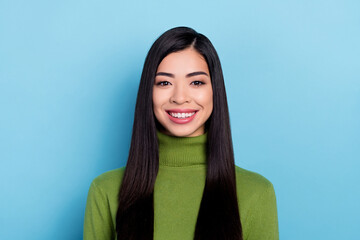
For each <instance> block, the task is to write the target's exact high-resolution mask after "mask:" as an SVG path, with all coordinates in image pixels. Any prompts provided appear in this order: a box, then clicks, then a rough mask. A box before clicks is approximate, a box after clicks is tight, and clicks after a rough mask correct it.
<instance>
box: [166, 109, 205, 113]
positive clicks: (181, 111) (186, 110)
mask: <svg viewBox="0 0 360 240" xmlns="http://www.w3.org/2000/svg"><path fill="white" fill-rule="evenodd" d="M165 111H166V112H168V113H170V112H173V113H192V112H197V111H198V110H196V109H168V110H165Z"/></svg>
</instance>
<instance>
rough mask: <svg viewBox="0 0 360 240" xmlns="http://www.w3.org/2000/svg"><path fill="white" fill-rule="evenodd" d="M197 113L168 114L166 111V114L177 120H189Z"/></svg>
mask: <svg viewBox="0 0 360 240" xmlns="http://www.w3.org/2000/svg"><path fill="white" fill-rule="evenodd" d="M196 112H197V111H194V112H188V113H180V112H170V111H167V113H168V114H169V115H170V116H172V117H174V118H178V119H185V118H189V117H192V116H193V115H194V114H195V113H196Z"/></svg>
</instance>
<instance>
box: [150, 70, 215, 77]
mask: <svg viewBox="0 0 360 240" xmlns="http://www.w3.org/2000/svg"><path fill="white" fill-rule="evenodd" d="M198 75H205V76H209V75H208V74H207V73H206V72H202V71H198V72H192V73H188V74H186V76H185V77H187V78H189V77H194V76H198ZM156 76H166V77H171V78H175V75H174V74H172V73H167V72H158V73H156Z"/></svg>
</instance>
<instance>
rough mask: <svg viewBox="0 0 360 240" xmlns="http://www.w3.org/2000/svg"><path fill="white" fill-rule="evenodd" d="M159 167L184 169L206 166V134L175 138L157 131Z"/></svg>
mask: <svg viewBox="0 0 360 240" xmlns="http://www.w3.org/2000/svg"><path fill="white" fill-rule="evenodd" d="M157 136H158V141H159V165H160V166H171V167H184V166H192V165H205V164H206V141H207V133H205V134H203V135H200V136H196V137H175V136H169V135H166V134H164V133H162V132H160V131H157Z"/></svg>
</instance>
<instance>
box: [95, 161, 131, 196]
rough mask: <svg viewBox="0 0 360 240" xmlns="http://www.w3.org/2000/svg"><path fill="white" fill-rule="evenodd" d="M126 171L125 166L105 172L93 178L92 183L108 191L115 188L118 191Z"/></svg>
mask: <svg viewBox="0 0 360 240" xmlns="http://www.w3.org/2000/svg"><path fill="white" fill-rule="evenodd" d="M124 172H125V167H121V168H116V169H113V170H110V171H107V172H104V173H102V174H100V175H98V176H97V177H95V178H94V179H93V181H92V185H95V186H96V187H97V188H100V189H101V190H102V191H104V192H107V193H108V192H112V191H114V190H115V191H117V190H118V189H119V187H120V184H121V180H122V178H123V176H124Z"/></svg>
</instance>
